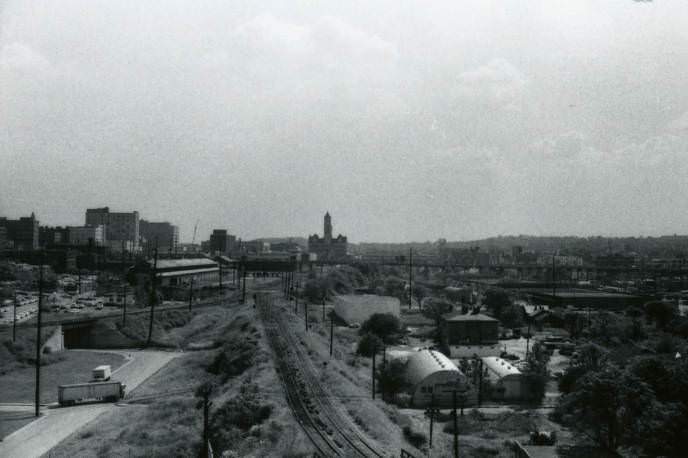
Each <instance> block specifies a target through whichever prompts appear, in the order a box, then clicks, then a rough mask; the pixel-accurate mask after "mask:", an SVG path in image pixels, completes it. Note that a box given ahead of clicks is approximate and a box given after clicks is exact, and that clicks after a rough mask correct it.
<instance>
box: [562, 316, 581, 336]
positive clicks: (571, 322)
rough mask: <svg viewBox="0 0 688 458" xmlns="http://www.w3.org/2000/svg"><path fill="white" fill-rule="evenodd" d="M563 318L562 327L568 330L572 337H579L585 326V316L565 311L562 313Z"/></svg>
mask: <svg viewBox="0 0 688 458" xmlns="http://www.w3.org/2000/svg"><path fill="white" fill-rule="evenodd" d="M563 320H564V327H565V329H566V330H567V331H568V332H569V335H570V336H571V337H572V338H574V339H575V338H577V337H579V336H580V333H581V331H582V330H583V328H584V327H585V322H586V319H585V317H584V316H583V315H581V314H580V313H577V312H566V313H564V317H563Z"/></svg>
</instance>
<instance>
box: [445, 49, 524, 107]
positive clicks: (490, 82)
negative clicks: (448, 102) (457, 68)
mask: <svg viewBox="0 0 688 458" xmlns="http://www.w3.org/2000/svg"><path fill="white" fill-rule="evenodd" d="M526 81H527V80H526V78H525V76H524V75H523V74H522V73H521V72H520V71H519V70H518V69H517V68H516V67H514V66H513V65H512V64H511V63H509V62H508V61H507V60H505V59H501V58H498V59H493V60H491V61H490V62H489V63H487V64H485V65H483V66H481V67H478V68H476V69H473V70H468V71H465V72H463V73H461V74H459V76H458V78H457V83H458V84H457V87H456V88H455V93H456V94H457V95H458V96H459V97H462V98H473V99H478V100H483V101H486V102H490V103H495V104H498V105H500V106H511V107H512V108H513V106H512V105H511V104H512V103H513V102H514V100H515V99H517V98H518V97H519V96H520V94H521V93H522V91H523V88H524V86H525V85H526Z"/></svg>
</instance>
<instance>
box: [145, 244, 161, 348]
mask: <svg viewBox="0 0 688 458" xmlns="http://www.w3.org/2000/svg"><path fill="white" fill-rule="evenodd" d="M153 253H154V254H153V284H152V285H151V304H150V320H149V322H148V340H147V341H146V346H149V345H150V344H151V339H152V338H153V318H154V316H155V303H156V302H157V301H158V293H157V291H156V284H157V283H158V272H157V270H158V238H157V237H156V238H155V250H154V251H153Z"/></svg>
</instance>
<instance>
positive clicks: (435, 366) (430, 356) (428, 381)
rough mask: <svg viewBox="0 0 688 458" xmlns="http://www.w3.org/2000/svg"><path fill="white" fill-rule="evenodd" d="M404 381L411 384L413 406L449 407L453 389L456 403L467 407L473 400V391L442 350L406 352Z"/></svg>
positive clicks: (475, 398) (474, 395)
mask: <svg viewBox="0 0 688 458" xmlns="http://www.w3.org/2000/svg"><path fill="white" fill-rule="evenodd" d="M406 380H407V381H408V382H409V384H410V385H411V386H412V388H411V405H412V406H413V407H428V406H430V405H431V404H433V405H434V406H436V407H444V408H447V407H451V406H452V402H453V392H454V390H456V391H457V403H458V405H459V406H460V405H462V404H463V405H464V406H467V405H469V404H474V403H475V402H476V400H477V396H476V393H475V390H474V389H473V387H472V385H471V384H470V383H469V381H468V379H467V378H466V376H465V375H464V374H463V372H461V371H460V370H459V368H458V367H456V365H455V364H454V363H453V362H451V360H449V358H447V357H446V356H444V355H443V354H442V353H440V352H438V351H434V350H420V351H417V352H413V353H410V354H409V355H408V364H407V366H406Z"/></svg>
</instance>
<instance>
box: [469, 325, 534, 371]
mask: <svg viewBox="0 0 688 458" xmlns="http://www.w3.org/2000/svg"><path fill="white" fill-rule="evenodd" d="M526 319H527V320H528V334H527V335H526V362H528V349H529V347H530V322H531V319H530V317H529V316H528V315H527V314H526ZM481 361H482V360H481Z"/></svg>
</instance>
